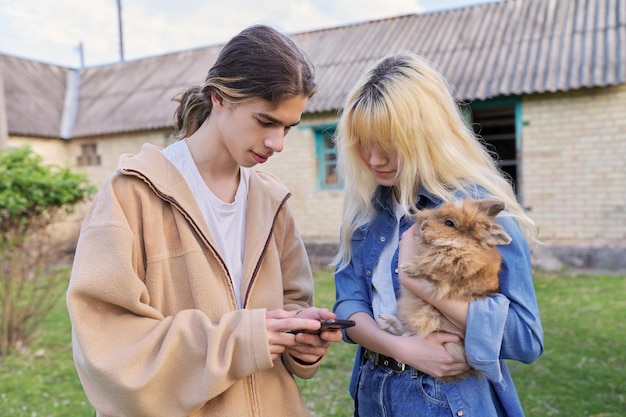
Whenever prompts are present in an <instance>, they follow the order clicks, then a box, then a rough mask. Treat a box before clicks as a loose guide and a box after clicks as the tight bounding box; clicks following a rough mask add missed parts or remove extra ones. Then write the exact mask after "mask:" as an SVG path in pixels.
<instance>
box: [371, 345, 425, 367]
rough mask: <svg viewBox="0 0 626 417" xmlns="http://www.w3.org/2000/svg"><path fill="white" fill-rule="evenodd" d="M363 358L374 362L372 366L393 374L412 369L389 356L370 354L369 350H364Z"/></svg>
mask: <svg viewBox="0 0 626 417" xmlns="http://www.w3.org/2000/svg"><path fill="white" fill-rule="evenodd" d="M365 357H366V358H367V359H371V360H372V362H374V365H376V366H380V367H381V368H387V369H391V370H392V371H395V372H403V371H408V370H410V369H414V368H412V367H411V366H409V365H407V364H406V363H402V362H398V361H397V360H395V359H394V358H392V357H391V356H385V355H381V354H380V353H376V352H372V351H371V350H369V349H366V350H365ZM418 372H419V371H418Z"/></svg>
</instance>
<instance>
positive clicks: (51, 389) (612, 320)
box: [0, 271, 626, 417]
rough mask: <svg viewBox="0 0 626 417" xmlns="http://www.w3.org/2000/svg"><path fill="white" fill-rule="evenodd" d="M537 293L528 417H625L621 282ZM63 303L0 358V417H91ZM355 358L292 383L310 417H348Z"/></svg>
mask: <svg viewBox="0 0 626 417" xmlns="http://www.w3.org/2000/svg"><path fill="white" fill-rule="evenodd" d="M315 280H316V281H315V282H316V303H317V305H318V306H320V307H328V308H332V304H333V301H334V297H335V289H334V284H333V280H332V275H331V274H330V273H329V272H325V271H320V272H318V273H316V278H315ZM535 285H536V288H537V297H538V300H539V306H540V310H541V316H542V321H543V326H544V331H545V345H546V351H545V353H544V355H543V356H542V357H541V358H540V359H539V360H538V361H537V362H536V363H534V364H532V365H524V364H520V363H517V362H511V363H510V366H511V371H512V373H513V379H514V380H515V383H516V385H517V388H518V392H519V394H520V397H521V400H522V405H523V406H524V409H525V411H526V415H527V417H549V416H593V417H617V416H622V415H624V412H623V409H624V407H626V383H625V379H626V329H625V327H626V325H625V323H624V319H625V318H626V276H610V275H599V276H591V275H581V276H569V275H558V276H557V275H545V274H544V275H540V276H538V277H537V279H536V280H535ZM64 301H65V300H63V299H61V300H59V303H58V305H57V307H56V308H55V309H54V310H53V311H52V313H51V314H50V316H48V317H47V319H46V320H45V322H44V323H43V325H42V327H41V329H40V332H39V333H38V335H37V337H36V338H35V339H34V341H33V342H32V343H31V345H30V346H28V347H27V348H23V349H21V350H20V352H15V353H14V354H13V355H11V356H8V357H6V358H4V359H2V360H0V369H1V370H2V371H1V372H0V416H2V417H17V416H19V417H70V416H71V417H87V416H89V417H93V415H94V411H93V409H92V408H91V406H90V405H89V403H88V402H87V399H86V397H85V395H84V393H83V391H82V388H81V386H80V383H79V381H78V377H77V376H76V371H75V369H74V364H73V361H72V353H71V340H70V324H69V319H68V316H67V311H66V309H65V302H64ZM354 352H355V346H353V345H348V344H345V343H337V344H334V345H333V346H332V347H331V349H330V351H329V354H328V357H327V358H326V361H325V362H324V364H323V365H322V367H321V368H320V370H319V372H318V373H317V375H316V376H315V377H314V378H313V379H311V380H300V379H298V384H299V385H300V387H301V388H302V392H303V394H304V397H305V400H306V402H307V404H308V405H309V407H310V408H311V410H313V412H314V415H315V416H316V417H348V416H352V401H351V399H350V396H349V395H348V380H349V376H350V372H351V369H352V361H353V357H354Z"/></svg>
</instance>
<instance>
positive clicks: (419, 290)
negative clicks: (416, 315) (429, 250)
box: [398, 224, 433, 302]
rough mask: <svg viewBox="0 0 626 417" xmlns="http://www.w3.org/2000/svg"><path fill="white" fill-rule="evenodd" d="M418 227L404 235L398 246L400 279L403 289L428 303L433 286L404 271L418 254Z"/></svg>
mask: <svg viewBox="0 0 626 417" xmlns="http://www.w3.org/2000/svg"><path fill="white" fill-rule="evenodd" d="M417 227H418V226H417V224H414V225H413V226H411V227H409V228H408V229H407V230H406V231H405V232H404V233H402V238H401V239H400V244H399V245H398V246H399V249H398V266H399V268H398V278H399V280H400V284H402V286H403V287H405V288H406V289H407V290H409V291H410V292H411V293H413V294H415V296H417V297H419V298H421V299H423V300H424V301H427V302H428V300H430V299H431V298H432V295H433V294H432V293H433V287H432V285H431V284H430V283H429V282H428V281H426V280H423V279H418V278H412V277H409V276H408V275H407V274H406V272H404V271H403V270H402V265H404V264H406V263H408V262H410V261H411V258H412V257H413V256H415V253H416V252H417V241H416V239H415V230H416V228H417Z"/></svg>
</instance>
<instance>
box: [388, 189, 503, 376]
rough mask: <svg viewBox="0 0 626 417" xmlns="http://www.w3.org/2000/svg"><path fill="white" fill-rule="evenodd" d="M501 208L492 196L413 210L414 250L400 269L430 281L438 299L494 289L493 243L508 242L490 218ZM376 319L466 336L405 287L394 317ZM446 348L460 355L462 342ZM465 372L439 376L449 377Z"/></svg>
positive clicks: (398, 330)
mask: <svg viewBox="0 0 626 417" xmlns="http://www.w3.org/2000/svg"><path fill="white" fill-rule="evenodd" d="M504 208H505V206H504V203H502V202H501V201H499V200H495V199H482V200H471V199H465V200H459V201H456V202H448V203H445V204H443V205H441V206H440V207H438V208H436V209H424V210H420V211H418V213H417V215H416V217H417V218H416V223H417V224H419V227H417V228H416V229H415V239H416V240H417V252H416V254H415V255H414V256H413V257H412V259H411V261H410V262H409V263H406V264H403V265H401V266H400V267H401V268H402V270H403V271H404V272H406V273H407V275H409V277H411V278H419V279H424V280H426V281H428V282H430V283H431V284H432V286H433V288H434V293H435V297H437V298H438V299H443V298H450V299H458V300H464V301H471V300H477V299H480V298H483V297H485V296H486V295H488V294H491V293H494V292H497V291H498V289H499V281H498V273H499V272H500V263H501V257H500V254H499V252H498V250H497V249H496V247H495V246H496V245H505V244H508V243H510V242H511V237H510V236H509V235H508V234H507V233H506V232H505V231H504V229H503V228H502V227H500V226H499V225H498V224H497V223H496V221H495V217H496V215H497V214H498V213H500V212H501V211H502V210H504ZM398 318H399V319H398ZM377 321H378V323H379V324H380V326H381V327H382V328H383V329H384V330H387V331H388V332H390V333H393V334H397V335H401V334H406V335H410V334H416V333H417V334H421V335H428V334H430V333H433V332H435V331H443V332H448V333H454V334H457V335H459V336H461V337H465V334H464V331H463V330H462V329H459V328H458V327H456V326H455V325H454V324H452V322H450V321H449V320H448V319H447V318H446V317H445V316H443V315H442V314H441V313H440V312H439V311H438V310H437V309H435V308H434V307H433V306H431V305H430V304H427V303H426V302H424V301H423V300H422V299H421V298H419V297H417V296H415V295H414V294H412V293H411V292H409V291H407V290H405V289H404V288H403V289H402V292H401V295H400V299H399V300H398V317H396V316H394V315H390V314H385V315H383V314H381V315H380V316H379V317H378V318H377ZM446 349H448V351H449V352H450V353H451V354H452V355H453V356H455V357H457V358H462V359H465V348H464V347H463V346H462V345H460V344H456V343H448V344H447V345H446ZM470 372H477V371H475V370H471V371H470ZM465 376H467V374H461V375H458V376H455V377H447V378H443V379H445V380H447V381H451V380H457V379H460V378H464V377H465Z"/></svg>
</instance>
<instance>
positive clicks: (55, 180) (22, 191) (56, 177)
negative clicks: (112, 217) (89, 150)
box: [0, 147, 95, 357]
mask: <svg viewBox="0 0 626 417" xmlns="http://www.w3.org/2000/svg"><path fill="white" fill-rule="evenodd" d="M94 192H95V187H93V186H92V185H90V184H89V182H88V179H87V177H86V175H83V174H78V173H74V172H72V171H71V170H70V169H69V168H58V167H53V166H46V165H44V164H43V162H42V158H41V157H40V156H39V155H36V154H34V153H33V152H32V151H31V150H30V148H27V147H24V148H13V149H3V150H1V151H0V280H1V281H0V305H1V306H2V307H1V309H0V357H3V356H6V355H7V354H8V353H9V350H10V349H11V348H15V347H19V346H20V345H22V344H26V343H28V341H29V338H30V337H31V336H32V334H33V333H34V332H35V330H36V327H37V326H38V325H39V323H41V321H42V320H43V318H44V317H45V316H46V315H47V314H48V312H49V311H50V309H51V308H52V306H54V305H55V303H56V302H57V301H58V298H59V297H60V296H61V294H62V292H61V291H59V285H57V283H58V281H59V280H61V279H64V277H66V275H64V274H62V273H59V270H58V268H56V267H55V266H54V261H55V260H57V259H58V258H59V256H60V255H61V253H60V251H61V246H62V245H61V244H60V243H61V242H58V239H56V240H55V239H54V237H53V236H51V228H50V226H51V225H52V224H53V223H54V222H55V221H57V220H60V219H61V217H62V216H63V215H67V214H69V213H71V211H72V209H73V208H74V207H75V205H76V204H78V203H80V202H81V201H84V200H86V199H87V198H89V197H90V196H91V195H92V194H93V193H94Z"/></svg>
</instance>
